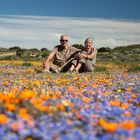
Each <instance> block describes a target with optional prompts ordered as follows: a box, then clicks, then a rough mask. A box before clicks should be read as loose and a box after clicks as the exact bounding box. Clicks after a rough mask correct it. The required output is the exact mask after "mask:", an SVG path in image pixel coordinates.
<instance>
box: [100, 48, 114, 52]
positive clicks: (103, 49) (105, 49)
mask: <svg viewBox="0 0 140 140" xmlns="http://www.w3.org/2000/svg"><path fill="white" fill-rule="evenodd" d="M111 51H112V49H111V48H109V47H102V48H99V49H98V52H111Z"/></svg>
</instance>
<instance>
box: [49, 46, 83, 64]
mask: <svg viewBox="0 0 140 140" xmlns="http://www.w3.org/2000/svg"><path fill="white" fill-rule="evenodd" d="M80 51H81V50H80V49H77V48H75V47H73V46H68V47H67V48H66V49H63V47H62V46H61V45H58V46H55V47H54V49H53V50H52V52H51V53H54V59H53V64H55V65H57V66H62V65H63V64H64V63H65V62H66V61H68V60H69V59H70V58H71V57H73V55H74V54H75V53H77V52H80Z"/></svg>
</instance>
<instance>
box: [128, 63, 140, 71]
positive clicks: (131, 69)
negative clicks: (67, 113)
mask: <svg viewBox="0 0 140 140" xmlns="http://www.w3.org/2000/svg"><path fill="white" fill-rule="evenodd" d="M139 71H140V66H139V65H135V64H134V65H131V67H130V68H129V69H128V72H139Z"/></svg>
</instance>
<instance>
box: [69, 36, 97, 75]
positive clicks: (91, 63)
mask: <svg viewBox="0 0 140 140" xmlns="http://www.w3.org/2000/svg"><path fill="white" fill-rule="evenodd" d="M84 45H85V51H83V52H82V53H81V55H80V58H79V59H77V60H75V61H73V64H72V66H71V68H70V71H71V72H73V71H76V72H77V73H78V72H94V70H95V63H96V54H97V49H96V48H94V47H93V40H92V38H86V39H85V42H84Z"/></svg>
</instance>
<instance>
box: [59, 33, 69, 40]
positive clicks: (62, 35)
mask: <svg viewBox="0 0 140 140" xmlns="http://www.w3.org/2000/svg"><path fill="white" fill-rule="evenodd" d="M64 36H66V37H67V38H68V35H66V34H63V35H61V36H60V40H61V39H62V38H63V37H64Z"/></svg>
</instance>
